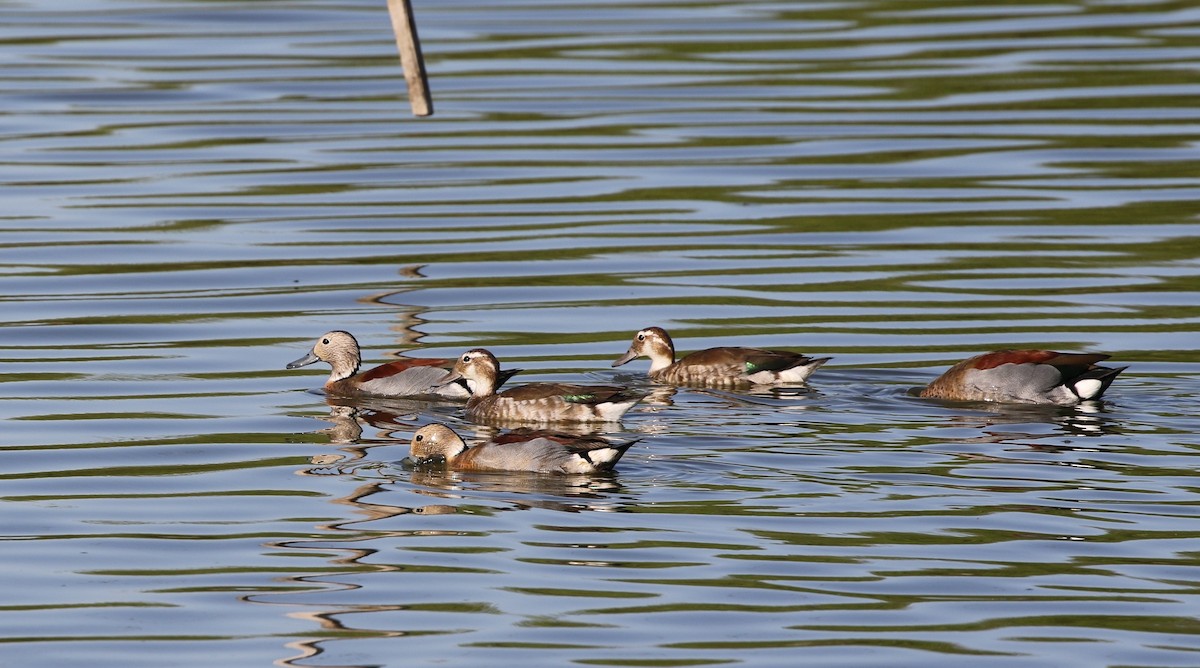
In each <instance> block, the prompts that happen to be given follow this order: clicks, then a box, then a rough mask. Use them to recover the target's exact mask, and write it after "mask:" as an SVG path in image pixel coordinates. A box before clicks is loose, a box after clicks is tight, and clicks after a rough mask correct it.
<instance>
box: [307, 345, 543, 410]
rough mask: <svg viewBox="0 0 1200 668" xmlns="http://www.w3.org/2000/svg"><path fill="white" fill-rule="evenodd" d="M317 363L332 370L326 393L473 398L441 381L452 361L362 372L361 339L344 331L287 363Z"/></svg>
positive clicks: (500, 379)
mask: <svg viewBox="0 0 1200 668" xmlns="http://www.w3.org/2000/svg"><path fill="white" fill-rule="evenodd" d="M316 362H326V363H328V364H329V366H330V367H331V369H332V371H331V372H330V374H329V378H328V379H327V380H326V381H325V385H324V389H325V393H326V394H330V395H338V396H371V397H413V396H437V397H443V398H448V399H468V398H470V396H471V391H470V389H469V388H468V387H467V386H466V383H453V382H448V383H443V382H442V381H445V380H446V379H447V378H448V377H449V376H450V373H451V372H450V371H449V370H448V369H446V368H445V367H448V366H450V365H451V364H452V361H451V360H449V359H434V358H423V359H417V358H407V359H399V360H395V361H392V362H387V363H386V364H381V365H379V366H377V367H375V368H373V369H369V370H367V371H364V372H362V373H359V368H360V367H361V366H362V353H361V352H360V350H359V346H358V339H355V338H354V335H352V334H351V333H350V332H345V331H342V330H334V331H331V332H325V333H324V334H322V335H321V337H320V338H318V339H317V342H316V343H315V344H313V347H312V350H310V351H309V352H308V354H307V355H305V356H304V357H301V358H300V359H297V360H293V361H291V362H288V364H287V368H289V369H298V368H300V367H302V366H308V365H309V364H313V363H316ZM520 371H521V370H520V369H509V370H507V371H505V372H503V373H500V374H499V375H498V376H497V381H496V382H497V384H498V385H499V384H503V383H504V382H505V381H506V380H508V379H509V378H511V377H512V376H513V375H515V374H517V373H519V372H520Z"/></svg>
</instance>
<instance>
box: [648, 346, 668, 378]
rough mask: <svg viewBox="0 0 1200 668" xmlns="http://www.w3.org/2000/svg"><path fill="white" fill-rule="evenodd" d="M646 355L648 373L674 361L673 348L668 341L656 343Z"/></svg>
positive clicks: (660, 369) (661, 368)
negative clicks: (648, 367) (648, 363)
mask: <svg viewBox="0 0 1200 668" xmlns="http://www.w3.org/2000/svg"><path fill="white" fill-rule="evenodd" d="M646 357H649V358H650V373H656V372H658V371H662V370H663V369H665V368H667V367H669V366H671V365H672V364H674V363H675V348H674V347H673V346H672V345H671V344H669V343H665V344H663V345H657V346H654V347H652V348H651V349H650V351H649V354H647V355H646Z"/></svg>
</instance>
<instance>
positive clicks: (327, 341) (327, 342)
mask: <svg viewBox="0 0 1200 668" xmlns="http://www.w3.org/2000/svg"><path fill="white" fill-rule="evenodd" d="M321 343H324V344H325V345H329V339H321Z"/></svg>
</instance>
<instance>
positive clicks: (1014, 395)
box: [921, 350, 1128, 406]
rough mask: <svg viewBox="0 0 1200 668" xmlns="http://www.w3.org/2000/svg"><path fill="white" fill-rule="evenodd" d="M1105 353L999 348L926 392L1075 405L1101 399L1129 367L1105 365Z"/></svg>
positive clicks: (964, 363)
mask: <svg viewBox="0 0 1200 668" xmlns="http://www.w3.org/2000/svg"><path fill="white" fill-rule="evenodd" d="M1108 357H1109V356H1108V355H1104V354H1100V353H1059V352H1054V351H1053V350H997V351H995V352H990V353H984V354H982V355H976V356H975V357H972V358H970V359H966V360H963V361H961V362H959V363H958V364H955V365H954V366H952V367H950V369H949V370H947V371H946V372H945V373H943V374H942V375H941V376H940V377H938V378H937V379H936V380H934V381H933V382H932V383H930V384H929V385H928V386H927V387H926V388H925V389H924V390H922V391H921V396H922V397H933V398H936V399H950V400H954V401H996V402H1010V403H1031V404H1058V405H1060V406H1070V405H1073V404H1077V403H1079V402H1081V401H1087V400H1089V399H1099V398H1100V397H1101V395H1103V394H1104V391H1105V390H1107V389H1108V386H1109V385H1111V384H1112V382H1113V380H1114V379H1116V377H1117V374H1119V373H1121V372H1122V371H1124V370H1125V369H1126V368H1128V367H1117V368H1112V367H1103V366H1097V365H1096V363H1097V362H1099V361H1101V360H1105V359H1108Z"/></svg>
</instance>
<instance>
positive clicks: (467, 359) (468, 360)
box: [463, 355, 471, 362]
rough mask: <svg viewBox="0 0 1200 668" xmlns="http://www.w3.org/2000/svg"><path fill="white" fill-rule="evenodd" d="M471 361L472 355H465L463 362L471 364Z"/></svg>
mask: <svg viewBox="0 0 1200 668" xmlns="http://www.w3.org/2000/svg"><path fill="white" fill-rule="evenodd" d="M470 361H471V356H470V355H463V362H470Z"/></svg>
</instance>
